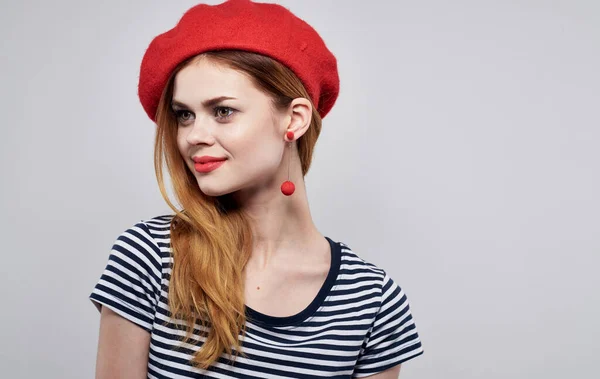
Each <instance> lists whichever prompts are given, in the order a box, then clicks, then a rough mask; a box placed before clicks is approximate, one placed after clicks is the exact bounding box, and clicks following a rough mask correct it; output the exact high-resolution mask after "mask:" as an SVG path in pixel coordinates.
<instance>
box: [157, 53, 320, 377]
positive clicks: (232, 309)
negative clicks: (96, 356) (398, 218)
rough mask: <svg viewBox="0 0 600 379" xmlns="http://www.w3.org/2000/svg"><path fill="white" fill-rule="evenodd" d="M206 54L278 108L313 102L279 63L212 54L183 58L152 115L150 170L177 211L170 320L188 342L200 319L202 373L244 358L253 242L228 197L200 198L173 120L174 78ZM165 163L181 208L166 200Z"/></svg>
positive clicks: (301, 149)
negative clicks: (223, 360)
mask: <svg viewBox="0 0 600 379" xmlns="http://www.w3.org/2000/svg"><path fill="white" fill-rule="evenodd" d="M203 57H205V58H209V59H211V61H214V62H217V63H222V64H225V65H227V66H228V67H230V68H232V69H235V70H239V71H240V72H243V73H246V74H249V75H250V78H251V79H252V81H253V83H254V84H255V85H256V86H257V88H259V89H261V90H263V91H264V92H265V93H266V94H267V95H270V97H271V98H272V100H273V105H274V106H275V108H276V109H285V108H286V107H287V106H288V105H289V104H290V102H291V101H292V100H293V99H295V98H298V97H304V98H306V99H308V100H309V101H310V100H311V98H310V96H309V94H308V93H307V91H306V89H305V87H304V86H303V85H302V82H301V81H300V80H299V79H298V77H297V76H296V75H295V74H294V73H293V72H292V71H291V70H289V69H288V68H287V67H285V66H284V65H282V64H280V63H279V62H277V61H276V60H274V59H271V58H269V57H266V56H264V55H261V54H256V53H252V52H247V51H238V50H221V51H210V52H205V53H202V54H199V55H196V56H194V57H191V58H189V59H187V60H186V61H184V62H182V63H181V64H180V65H178V66H177V68H176V69H175V70H174V71H173V73H172V75H171V77H170V78H169V80H168V82H167V85H166V86H165V89H164V90H163V93H162V96H161V99H160V102H159V105H158V109H157V112H156V124H157V129H156V139H155V145H154V168H155V171H156V177H157V180H158V185H159V187H160V191H161V193H162V196H163V198H164V199H165V200H166V202H167V204H168V205H169V206H170V207H171V209H173V211H174V212H175V215H174V217H173V220H172V222H171V226H170V233H171V248H172V251H173V268H172V273H171V278H170V285H169V294H168V305H169V308H170V311H171V315H170V317H171V318H175V319H180V320H182V321H184V326H183V328H184V329H185V331H186V333H185V336H184V337H183V338H182V341H183V343H189V342H190V341H192V340H193V339H192V333H193V328H194V325H195V323H196V322H200V325H201V326H202V327H201V335H203V336H205V337H206V341H205V342H204V343H203V345H202V346H201V348H200V349H199V350H198V351H197V352H196V353H195V354H194V356H193V359H192V360H191V361H190V363H191V364H193V365H194V366H197V367H200V368H203V369H206V368H208V367H209V366H210V365H211V364H212V363H214V362H215V361H217V359H218V358H219V356H220V355H221V354H222V353H223V352H226V353H227V354H230V355H231V354H232V351H233V352H234V360H235V357H237V356H238V354H240V353H241V354H242V355H243V356H245V354H244V353H243V352H241V351H240V350H241V343H240V341H239V334H240V333H242V334H243V333H245V331H246V328H245V324H246V315H245V302H244V281H243V270H244V267H245V266H246V263H247V262H248V259H249V257H250V254H251V251H252V246H253V243H252V231H251V227H250V226H251V224H250V221H249V218H248V217H247V216H246V215H245V214H244V213H243V212H242V210H241V209H240V208H238V207H237V206H236V204H234V202H233V201H231V199H230V197H229V196H228V195H225V196H220V197H211V196H207V195H204V194H203V193H202V192H201V191H200V189H199V187H198V184H197V182H196V179H195V177H194V175H193V173H191V172H190V170H189V169H188V168H187V166H186V164H185V162H184V160H183V158H182V157H181V154H180V152H179V150H178V148H177V143H176V138H177V120H176V118H175V116H174V114H173V112H172V110H171V106H170V104H171V100H172V96H173V86H174V78H175V75H176V74H177V73H178V72H179V71H180V70H181V69H182V68H184V67H186V66H188V65H190V64H193V63H194V62H196V61H197V60H199V59H201V58H203ZM311 104H312V105H313V112H312V120H311V124H310V126H309V128H308V129H307V131H306V133H305V134H304V135H302V136H301V137H300V138H299V139H298V140H297V142H296V143H297V146H298V154H299V156H300V162H301V167H302V176H303V177H304V176H305V175H306V173H307V172H308V170H309V168H310V164H311V161H312V155H313V150H314V147H315V144H316V141H317V138H318V137H319V134H320V132H321V117H320V115H319V113H318V110H317V108H316V107H315V106H314V103H313V102H312V101H311ZM282 138H283V137H282ZM163 164H166V168H167V170H168V173H169V175H170V177H171V179H172V185H173V192H174V195H175V197H176V198H177V201H178V202H179V204H180V205H181V207H182V210H179V209H177V208H176V207H175V206H174V205H173V203H171V201H170V200H169V197H168V194H167V192H166V190H165V185H164V178H163ZM282 196H283V195H282ZM166 323H168V321H167V322H165V324H166ZM175 325H178V324H177V323H175ZM178 327H182V326H178ZM234 350H235V351H234Z"/></svg>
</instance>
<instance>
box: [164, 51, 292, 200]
mask: <svg viewBox="0 0 600 379" xmlns="http://www.w3.org/2000/svg"><path fill="white" fill-rule="evenodd" d="M174 84H175V87H174V91H173V101H172V107H173V110H174V111H175V112H176V114H177V118H178V132H177V145H178V148H179V152H180V153H181V156H182V158H183V159H184V161H185V163H186V165H187V167H188V168H189V170H190V171H191V172H192V173H193V174H194V176H195V177H196V180H197V182H198V185H199V187H200V190H201V191H202V192H203V193H205V194H206V195H209V196H220V195H225V194H228V193H231V192H235V191H238V190H240V189H250V190H252V191H254V190H257V191H260V190H264V189H272V190H275V191H278V190H279V186H280V185H281V182H283V181H284V180H285V175H287V170H283V160H282V157H283V153H284V149H285V147H286V140H285V139H284V135H285V132H286V130H287V126H288V125H289V121H290V117H289V116H287V115H286V114H285V113H284V112H278V111H276V110H274V109H273V107H272V105H271V99H270V97H268V96H267V95H266V94H264V93H263V92H262V91H260V90H259V89H257V88H256V87H255V86H254V84H253V83H252V82H251V80H250V78H249V77H247V76H246V75H244V74H242V73H240V72H238V71H236V70H233V69H231V68H228V67H226V66H224V65H219V64H218V63H214V62H211V61H209V60H208V59H202V60H200V61H198V62H197V63H192V64H190V65H188V66H187V67H185V68H184V69H182V70H181V71H179V72H178V74H177V75H176V77H175V83H174ZM215 99H216V100H215ZM207 155H208V156H212V157H218V158H225V159H226V160H225V161H224V163H223V164H221V165H220V166H219V167H218V168H217V169H215V170H213V171H210V172H202V171H198V170H202V168H201V167H200V166H199V165H197V164H196V163H195V162H194V160H193V158H194V157H196V158H199V157H201V156H207ZM286 167H287V166H286ZM283 171H285V173H283ZM278 173H279V177H278V176H277V174H278ZM283 174H285V175H283ZM282 175H283V176H282Z"/></svg>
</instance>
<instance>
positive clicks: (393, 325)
mask: <svg viewBox="0 0 600 379" xmlns="http://www.w3.org/2000/svg"><path fill="white" fill-rule="evenodd" d="M381 292H382V294H381V306H380V308H379V310H378V312H377V315H376V316H375V320H374V322H373V325H372V326H371V330H370V331H369V333H368V334H367V339H366V342H365V344H364V345H363V350H362V351H361V354H360V355H359V357H358V361H357V362H356V366H355V368H354V373H353V374H352V377H353V378H362V377H365V376H369V375H373V374H377V373H379V372H382V371H385V370H387V369H389V368H391V367H393V366H396V365H398V364H400V363H402V362H405V361H407V360H409V359H412V358H415V357H417V356H419V355H421V354H423V347H422V345H421V340H420V338H419V334H418V333H417V328H416V325H415V322H414V320H413V317H412V314H411V312H410V307H409V304H408V299H407V298H406V295H405V294H404V291H403V290H402V289H401V288H400V287H399V286H398V285H397V284H396V283H395V282H394V281H393V280H392V278H390V277H389V276H388V275H387V274H385V272H384V278H383V286H382V290H381Z"/></svg>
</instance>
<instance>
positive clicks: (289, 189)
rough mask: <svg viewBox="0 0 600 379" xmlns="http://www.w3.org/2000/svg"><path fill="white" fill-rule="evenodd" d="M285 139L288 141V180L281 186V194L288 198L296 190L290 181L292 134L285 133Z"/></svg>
mask: <svg viewBox="0 0 600 379" xmlns="http://www.w3.org/2000/svg"><path fill="white" fill-rule="evenodd" d="M286 136H287V138H288V139H289V140H290V145H289V146H290V154H289V155H290V158H289V160H288V180H286V181H285V182H283V184H282V185H281V192H282V193H283V194H284V195H285V196H290V195H291V194H293V193H294V191H295V190H296V186H294V183H292V182H291V181H290V165H291V159H292V152H291V149H292V140H293V139H294V132H291V131H290V132H287V133H286Z"/></svg>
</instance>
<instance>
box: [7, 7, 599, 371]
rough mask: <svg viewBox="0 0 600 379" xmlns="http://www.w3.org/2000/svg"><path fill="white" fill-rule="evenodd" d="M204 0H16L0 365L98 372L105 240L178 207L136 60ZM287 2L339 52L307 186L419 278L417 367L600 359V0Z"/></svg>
mask: <svg viewBox="0 0 600 379" xmlns="http://www.w3.org/2000/svg"><path fill="white" fill-rule="evenodd" d="M210 3H218V2H214V1H213V2H210ZM194 4H196V2H195V1H183V0H182V1H158V0H153V1H147V0H144V1H141V0H137V1H108V2H102V1H79V0H77V1H76V0H70V1H39V0H38V1H3V2H2V11H1V12H0V14H1V16H0V31H1V35H2V48H1V49H0V54H2V55H1V60H0V72H1V75H2V85H1V86H0V87H1V88H2V92H1V99H0V110H1V111H2V112H1V113H2V119H3V120H2V135H1V137H0V141H1V146H0V148H1V149H0V154H1V160H0V165H1V170H2V171H1V173H2V174H1V179H0V180H1V181H2V186H1V190H2V194H1V196H0V201H1V203H0V204H1V207H2V208H1V210H0V214H1V228H0V230H1V233H2V236H1V238H2V242H3V258H2V265H0V278H1V280H2V283H1V286H0V290H1V291H2V292H1V293H0V294H1V296H2V312H1V316H0V317H1V322H0V333H1V338H0V374H1V376H2V377H3V378H11V379H16V378H39V377H44V378H61V379H67V378H73V379H75V378H78V379H79V378H91V377H93V371H94V364H95V358H96V357H95V354H96V347H97V337H98V321H99V314H98V312H97V310H96V309H95V308H94V306H93V305H92V304H91V303H90V302H89V300H88V299H87V297H88V295H89V293H90V291H91V289H92V287H93V286H94V284H95V283H96V281H97V280H98V279H99V277H100V274H101V272H102V270H103V269H104V266H105V264H106V259H107V256H108V252H109V249H110V247H111V246H112V243H113V241H114V240H115V239H116V237H117V236H118V234H119V233H120V232H122V231H123V230H125V229H126V228H127V227H129V226H131V225H133V224H134V223H135V222H137V221H138V220H141V219H144V218H148V217H152V216H156V215H159V214H165V213H170V210H169V209H168V207H167V206H166V204H165V203H164V202H163V200H162V198H161V196H160V193H159V191H158V187H157V185H156V182H155V177H154V170H153V164H152V142H153V137H154V126H153V124H152V122H151V121H150V120H149V119H148V118H147V117H146V115H145V113H144V112H143V110H142V107H141V105H140V104H139V101H138V98H137V92H136V91H137V78H138V70H139V64H140V62H141V58H142V55H143V53H144V51H145V49H146V47H147V45H148V43H149V42H150V40H151V39H152V37H154V36H155V35H157V34H159V33H162V32H163V31H166V30H167V29H169V28H171V27H172V26H174V24H175V23H176V22H177V20H178V19H179V17H181V15H182V14H183V12H184V11H185V10H187V9H188V8H189V7H191V6H192V5H194ZM280 4H283V5H285V6H287V7H289V8H290V9H291V10H292V11H293V12H294V13H295V14H297V15H298V16H299V17H301V18H303V19H305V20H306V21H307V22H309V23H310V24H311V25H313V26H314V27H315V28H316V29H317V31H318V32H319V33H320V34H321V35H322V36H323V38H324V39H325V41H326V43H327V45H328V46H329V47H330V49H331V50H332V51H333V52H334V53H335V55H336V56H337V58H338V60H339V70H340V77H341V93H340V96H339V99H338V102H337V104H336V105H335V107H334V108H333V110H332V111H331V113H330V114H329V115H328V116H327V117H326V118H325V120H324V128H323V134H322V137H321V139H320V140H319V142H318V144H317V150H316V154H315V160H314V165H313V168H312V170H311V172H310V173H309V175H308V176H307V178H306V180H307V186H308V191H309V200H310V205H311V210H312V213H313V216H314V218H315V221H316V223H317V225H318V227H319V229H320V230H321V232H322V233H324V234H326V235H327V236H330V237H332V238H334V239H337V240H341V241H344V242H345V243H347V244H349V245H350V247H351V248H353V249H354V250H355V251H356V252H357V253H359V254H361V255H362V256H363V257H364V258H365V259H367V260H370V261H371V262H373V263H375V264H377V265H379V266H380V267H383V268H385V269H386V270H387V271H388V272H389V273H390V274H391V275H392V277H393V278H394V279H395V280H396V281H397V282H398V283H399V284H400V285H401V286H402V287H403V288H404V289H405V291H406V293H407V294H408V296H409V299H410V301H411V305H412V309H413V314H414V317H415V320H416V322H417V326H418V328H419V331H420V334H421V338H422V341H423V346H424V348H425V354H424V355H423V356H421V357H419V358H417V359H415V360H413V361H410V362H408V363H406V364H405V365H404V368H403V370H402V371H403V372H402V374H401V378H414V379H417V378H419V379H424V378H427V379H429V378H453V379H454V378H455V379H459V378H460V379H465V378H490V379H492V378H494V379H496V378H497V379H505V378H540V379H541V378H543V379H551V378H561V379H562V378H599V377H600V368H599V365H598V356H599V354H600V348H599V344H600V342H599V341H600V326H599V322H600V321H599V320H600V296H599V290H600V274H599V268H600V217H599V214H600V200H599V199H598V193H599V192H600V180H599V169H600V148H599V147H598V146H599V145H600V131H599V128H600V74H599V67H600V3H599V2H598V1H593V0H590V1H573V0H563V1H499V0H496V1H464V0H460V1H452V2H450V1H442V0H437V1H414V2H409V1H391V0H390V1H382V0H379V1H374V0H372V1H341V0H340V1H336V0H329V1H327V0H318V1H317V0H312V1H306V0H304V1H300V0H294V1H292V0H288V1H280Z"/></svg>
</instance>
